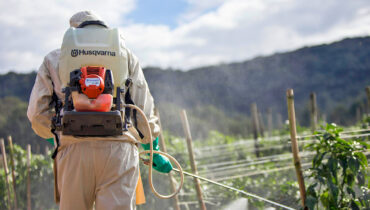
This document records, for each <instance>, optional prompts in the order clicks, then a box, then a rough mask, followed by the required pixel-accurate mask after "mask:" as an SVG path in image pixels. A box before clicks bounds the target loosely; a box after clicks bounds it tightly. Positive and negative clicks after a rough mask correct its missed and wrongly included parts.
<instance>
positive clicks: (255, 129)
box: [251, 103, 260, 157]
mask: <svg viewBox="0 0 370 210" xmlns="http://www.w3.org/2000/svg"><path fill="white" fill-rule="evenodd" d="M251 112H252V124H253V138H254V148H255V153H256V157H259V156H260V153H259V149H258V131H259V130H260V128H259V122H258V111H257V104H256V103H252V105H251Z"/></svg>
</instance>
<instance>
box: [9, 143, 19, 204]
mask: <svg viewBox="0 0 370 210" xmlns="http://www.w3.org/2000/svg"><path fill="white" fill-rule="evenodd" d="M8 143H9V149H10V153H9V154H10V166H11V167H12V178H13V182H12V183H13V193H14V209H15V210H17V209H18V204H17V193H16V192H17V191H16V186H15V167H14V152H13V141H12V137H11V136H8Z"/></svg>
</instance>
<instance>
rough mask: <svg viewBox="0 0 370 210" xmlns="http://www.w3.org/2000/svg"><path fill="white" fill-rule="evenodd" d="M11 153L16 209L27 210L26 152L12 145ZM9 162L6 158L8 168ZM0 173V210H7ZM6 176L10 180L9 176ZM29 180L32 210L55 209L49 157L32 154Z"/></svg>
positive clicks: (2, 178) (3, 181)
mask: <svg viewBox="0 0 370 210" xmlns="http://www.w3.org/2000/svg"><path fill="white" fill-rule="evenodd" d="M13 151H14V165H15V181H16V192H17V203H18V209H27V152H26V151H25V150H24V149H22V148H21V147H20V146H19V145H16V144H14V149H13ZM9 161H10V160H9V157H8V165H9V166H10V164H9V163H10V162H9ZM9 169H10V168H9ZM0 173H1V176H0V209H7V206H6V205H7V200H8V199H9V198H8V195H7V190H6V184H5V177H4V176H3V174H4V172H3V171H2V170H1V171H0ZM8 176H9V179H10V180H11V175H10V174H9V175H8ZM30 180H31V204H32V209H57V205H56V204H55V203H54V199H53V195H54V185H53V167H52V159H51V157H50V156H44V155H38V154H32V158H31V166H30ZM11 200H13V197H12V198H11ZM13 205H14V204H13Z"/></svg>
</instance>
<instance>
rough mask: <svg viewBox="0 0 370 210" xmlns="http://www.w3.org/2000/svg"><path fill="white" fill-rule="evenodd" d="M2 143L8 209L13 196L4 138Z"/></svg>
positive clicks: (0, 141)
mask: <svg viewBox="0 0 370 210" xmlns="http://www.w3.org/2000/svg"><path fill="white" fill-rule="evenodd" d="M0 145H1V153H3V164H4V176H5V182H6V187H7V190H8V209H9V210H10V209H11V197H10V195H11V194H10V184H9V178H8V174H9V169H8V163H7V160H6V150H5V144H4V139H3V138H2V139H0Z"/></svg>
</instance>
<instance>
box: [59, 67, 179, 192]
mask: <svg viewBox="0 0 370 210" xmlns="http://www.w3.org/2000/svg"><path fill="white" fill-rule="evenodd" d="M113 81H114V80H113V75H112V73H111V71H110V70H107V69H105V68H104V67H101V66H85V67H82V68H81V69H76V70H74V71H72V72H71V73H70V82H69V86H68V87H66V88H64V89H63V92H64V93H65V105H64V109H63V114H62V115H61V114H60V113H58V112H57V117H55V118H54V119H53V124H54V127H55V130H57V131H61V132H62V134H63V135H74V136H83V137H92V136H114V135H122V133H123V131H127V130H128V129H127V128H128V126H129V124H130V123H129V121H130V119H129V116H127V114H125V115H124V116H123V114H122V108H125V110H126V113H130V112H129V109H133V110H136V112H137V113H138V114H139V115H141V117H142V119H144V124H145V126H144V127H145V129H146V133H147V134H148V135H149V137H150V139H153V137H152V133H151V129H150V126H149V123H148V119H147V117H146V115H145V113H144V112H143V111H142V110H141V109H140V108H139V107H137V106H135V105H134V104H123V105H122V104H121V97H120V95H121V93H122V92H123V90H121V89H120V87H117V94H116V98H113V87H114V82H113ZM128 83H129V82H127V83H126V86H127V87H129V84H128ZM128 92H129V89H128V88H127V90H126V94H128ZM71 98H72V100H71ZM125 98H126V96H125ZM131 101H132V100H131ZM57 104H60V103H57ZM113 105H114V106H113ZM58 144H59V143H58ZM58 146H59V145H58ZM56 151H57V149H56ZM148 153H149V164H148V165H149V185H150V188H151V190H152V191H153V193H154V194H155V195H156V196H157V197H159V198H162V199H168V198H172V197H174V196H175V195H176V194H178V193H179V191H180V190H181V188H182V185H183V183H184V174H183V172H182V168H181V165H180V164H179V162H178V161H177V160H176V159H175V158H174V157H172V156H171V155H169V154H167V153H164V152H160V151H154V150H153V142H152V141H150V150H149V151H142V152H140V155H143V154H148ZM154 153H157V154H160V155H163V156H166V157H167V158H168V159H170V160H171V161H172V162H173V163H174V164H175V165H176V166H177V167H178V169H176V171H178V172H180V176H181V181H180V185H179V187H178V189H177V190H176V191H175V192H174V193H172V194H170V195H161V194H159V193H158V192H157V191H156V190H155V188H154V186H153V181H152V172H153V154H154ZM55 156H56V153H54V154H53V157H55Z"/></svg>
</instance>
